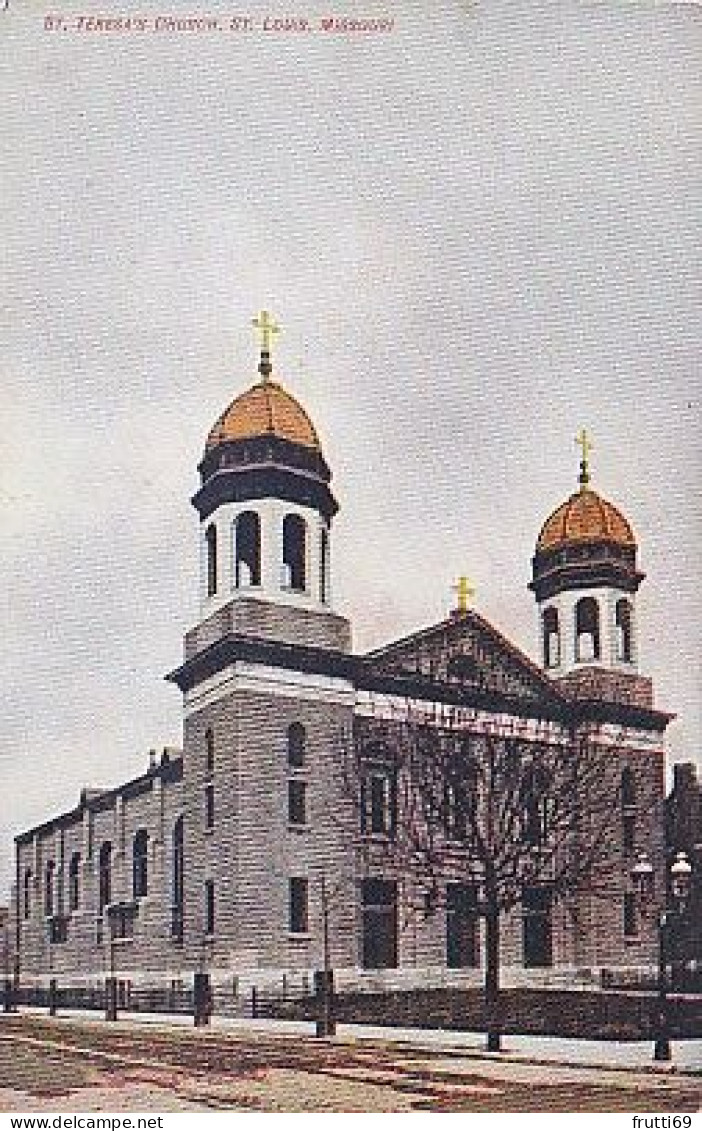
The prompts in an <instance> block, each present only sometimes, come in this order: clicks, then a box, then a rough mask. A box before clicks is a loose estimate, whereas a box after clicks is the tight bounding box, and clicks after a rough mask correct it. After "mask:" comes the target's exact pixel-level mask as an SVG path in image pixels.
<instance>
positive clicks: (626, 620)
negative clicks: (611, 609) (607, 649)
mask: <svg viewBox="0 0 702 1131" xmlns="http://www.w3.org/2000/svg"><path fill="white" fill-rule="evenodd" d="M615 620H616V625H617V659H619V660H623V661H624V663H627V664H630V663H631V661H632V658H633V649H632V635H633V634H632V615H631V602H630V601H627V600H626V598H624V597H622V599H621V600H620V601H617V607H616V611H615Z"/></svg>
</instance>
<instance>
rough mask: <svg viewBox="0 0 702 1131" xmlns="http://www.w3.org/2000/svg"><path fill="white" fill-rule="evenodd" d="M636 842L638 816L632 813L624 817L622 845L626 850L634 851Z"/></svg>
mask: <svg viewBox="0 0 702 1131" xmlns="http://www.w3.org/2000/svg"><path fill="white" fill-rule="evenodd" d="M635 843H636V818H635V817H633V816H632V815H631V814H627V815H626V816H624V817H622V845H623V847H624V851H625V852H633V851H634V847H635Z"/></svg>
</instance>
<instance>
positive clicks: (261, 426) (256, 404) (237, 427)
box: [205, 380, 320, 451]
mask: <svg viewBox="0 0 702 1131" xmlns="http://www.w3.org/2000/svg"><path fill="white" fill-rule="evenodd" d="M256 436H277V437H278V438H279V439H281V440H289V441H290V442H291V443H293V444H301V445H302V446H303V447H305V448H314V449H315V450H316V451H320V443H319V437H318V436H317V433H316V431H315V429H314V425H313V424H312V421H311V420H310V418H309V416H308V415H307V413H306V412H305V410H304V408H303V407H302V405H301V404H300V403H299V402H298V401H296V400H295V398H294V397H293V396H291V395H290V393H287V392H286V391H285V389H284V388H283V387H282V386H281V385H279V384H278V383H277V382H276V381H270V380H263V381H259V382H258V383H257V384H256V385H253V386H252V387H251V388H250V389H247V391H246V392H245V393H242V394H241V395H240V396H238V397H236V398H235V400H233V401H232V403H231V404H230V405H229V408H227V409H226V411H225V412H223V413H222V415H221V416H220V418H219V420H218V421H217V423H216V424H215V425H214V427H213V428H212V429H211V431H210V434H209V436H208V437H207V443H206V445H205V447H206V450H207V451H209V450H210V449H211V448H214V447H216V446H217V444H222V443H225V442H226V441H227V440H251V439H253V438H254V437H256Z"/></svg>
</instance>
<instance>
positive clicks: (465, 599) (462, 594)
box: [452, 577, 475, 613]
mask: <svg viewBox="0 0 702 1131" xmlns="http://www.w3.org/2000/svg"><path fill="white" fill-rule="evenodd" d="M452 588H453V591H454V593H457V594H458V605H457V607H456V611H457V612H459V613H467V612H468V606H469V605H470V602H471V600H472V598H473V597H475V586H474V585H473V584H472V583H471V582H470V580H469V579H468V578H467V577H459V579H458V581H457V582H456V584H455V585H454V586H452Z"/></svg>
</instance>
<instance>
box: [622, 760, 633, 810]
mask: <svg viewBox="0 0 702 1131" xmlns="http://www.w3.org/2000/svg"><path fill="white" fill-rule="evenodd" d="M621 795H622V808H623V809H627V808H629V807H630V806H632V805H635V804H636V779H635V778H634V771H633V770H632V768H631V766H625V767H624V769H623V770H622V779H621Z"/></svg>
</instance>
